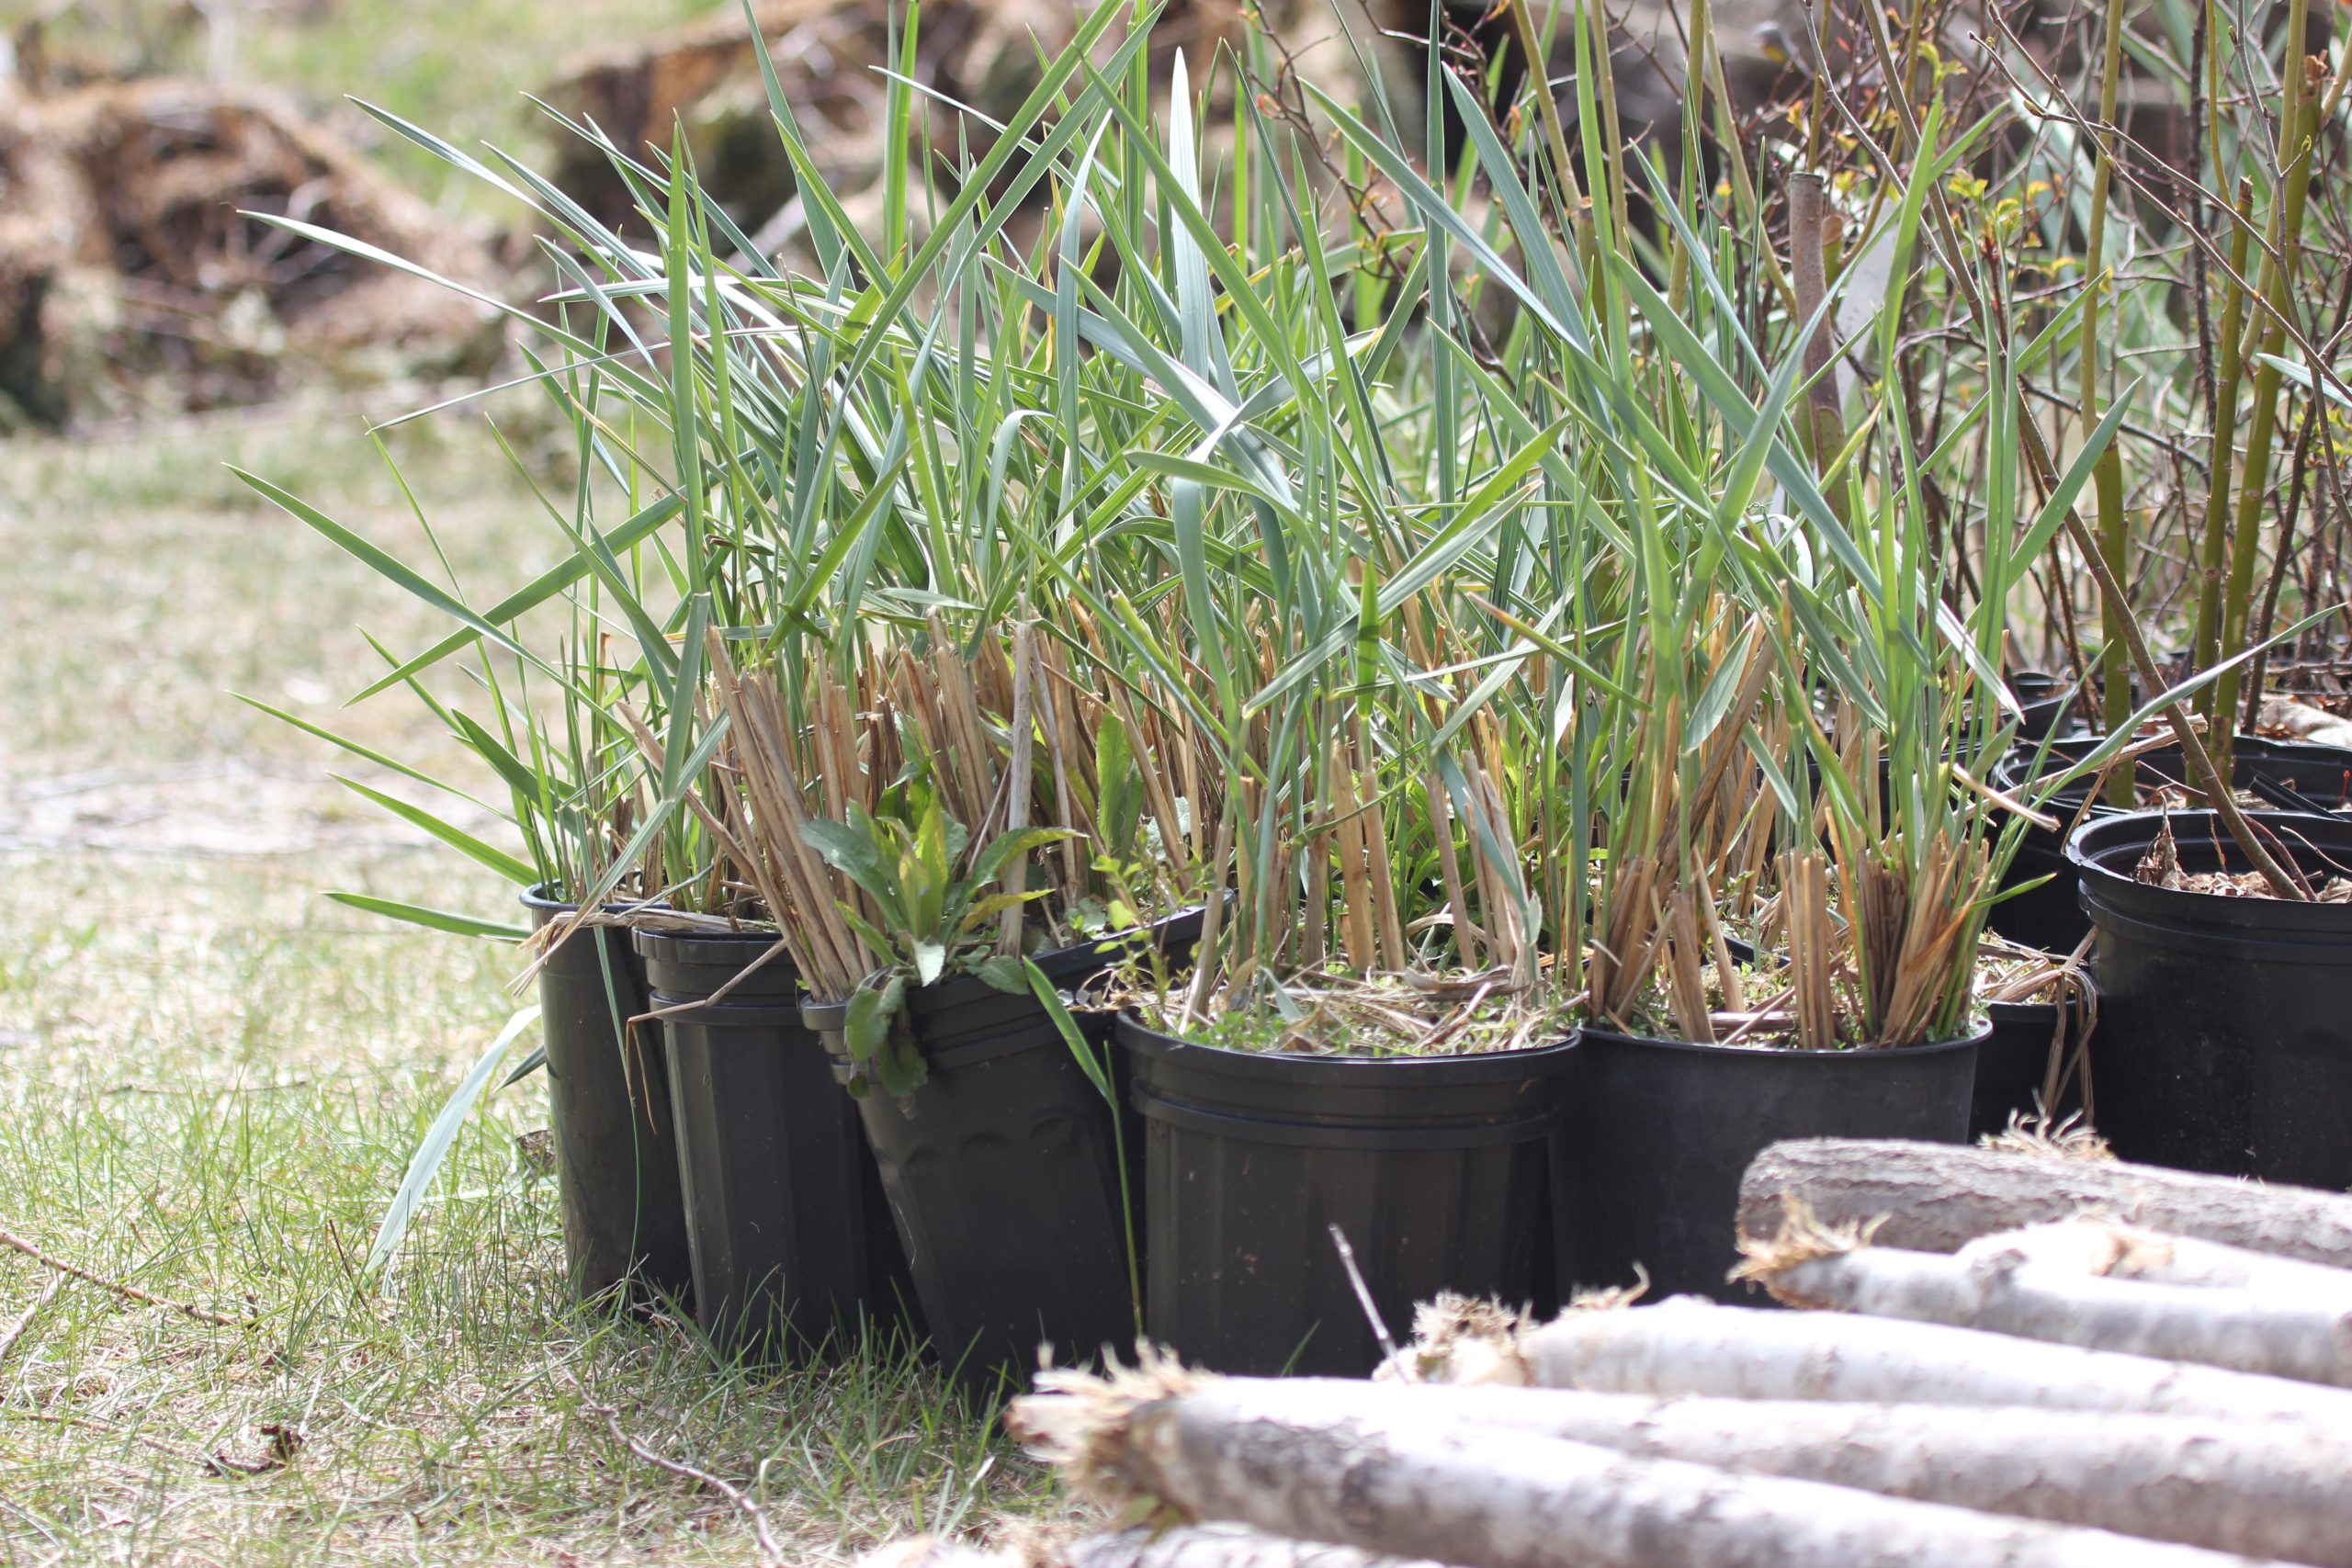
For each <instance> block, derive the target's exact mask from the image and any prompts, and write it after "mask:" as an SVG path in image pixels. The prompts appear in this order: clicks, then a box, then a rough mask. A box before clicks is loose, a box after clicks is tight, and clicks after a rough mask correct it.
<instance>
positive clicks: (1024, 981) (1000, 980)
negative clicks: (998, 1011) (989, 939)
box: [972, 953, 1029, 996]
mask: <svg viewBox="0 0 2352 1568" xmlns="http://www.w3.org/2000/svg"><path fill="white" fill-rule="evenodd" d="M972 973H973V974H975V975H977V976H979V977H980V978H981V979H983V980H985V981H987V982H988V983H989V985H990V986H993V987H996V988H997V989H998V990H1000V991H1006V992H1010V993H1011V994H1012V995H1014V996H1019V995H1021V994H1023V992H1025V991H1027V990H1028V989H1029V961H1028V960H1027V959H1025V958H1023V957H1020V956H1019V955H1018V954H1015V953H990V954H989V956H988V957H986V958H984V959H982V960H981V961H980V962H979V963H978V964H974V965H973V966H972Z"/></svg>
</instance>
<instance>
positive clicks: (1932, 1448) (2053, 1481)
mask: <svg viewBox="0 0 2352 1568" xmlns="http://www.w3.org/2000/svg"><path fill="white" fill-rule="evenodd" d="M1278 1386H1281V1387H1288V1388H1296V1387H1299V1386H1302V1385H1300V1384H1298V1383H1287V1384H1282V1385H1278ZM1331 1388H1332V1390H1333V1391H1334V1392H1333V1393H1331V1394H1329V1396H1328V1397H1329V1398H1330V1400H1331V1401H1332V1402H1333V1403H1334V1404H1345V1405H1346V1407H1347V1408H1349V1409H1351V1410H1352V1411H1355V1412H1357V1413H1359V1414H1362V1415H1365V1416H1377V1417H1379V1418H1381V1419H1384V1420H1385V1421H1387V1422H1389V1423H1390V1424H1391V1425H1395V1426H1400V1427H1402V1426H1409V1425H1412V1424H1414V1423H1416V1422H1418V1423H1419V1424H1422V1425H1425V1426H1434V1425H1436V1424H1438V1423H1440V1422H1447V1423H1451V1424H1453V1425H1454V1426H1456V1427H1463V1428H1465V1429H1469V1430H1474V1431H1513V1432H1526V1433H1530V1434H1533V1435H1537V1436H1542V1437H1546V1438H1564V1439H1566V1440H1568V1441H1572V1442H1581V1443H1595V1444H1598V1445H1600V1446H1601V1447H1603V1448H1609V1449H1614V1450H1618V1451H1620V1452H1623V1453H1630V1454H1636V1455H1639V1456H1641V1457H1642V1458H1645V1459H1673V1460H1683V1461H1689V1462H1691V1463H1693V1464H1705V1465H1713V1466H1714V1467H1715V1468H1717V1469H1719V1470H1736V1471H1745V1472H1750V1473H1754V1474H1761V1475H1781V1476H1788V1477H1791V1478H1793V1479H1796V1480H1802V1481H1821V1482H1827V1483H1831V1484H1833V1485H1838V1486H1851V1487H1856V1488H1858V1489H1860V1490H1861V1491H1865V1492H1877V1493H1881V1494H1883V1495H1887V1496H1894V1497H1908V1498H1911V1499H1913V1500H1915V1501H1917V1502H1925V1503H1948V1504H1951V1505H1952V1506H1956V1507H1963V1508H1973V1509H1975V1510H1977V1511H1978V1512H1980V1513H1987V1514H2008V1515H2013V1516H2015V1517H2020V1518H2031V1519H2046V1520H2049V1521H2051V1522H2052V1523H2058V1524H2074V1525H2087V1526H2091V1527H2093V1528H2095V1529H2107V1530H2113V1531H2115V1532H2116V1533H2117V1534H2119V1535H2131V1536H2140V1537H2143V1538H2145V1539H2147V1540H2168V1541H2177V1542H2179V1543H2181V1544H2183V1545H2187V1546H2201V1547H2205V1548H2208V1549H2209V1550H2211V1551H2229V1552H2244V1553H2245V1554H2246V1555H2248V1556H2251V1557H2269V1558H2281V1559H2285V1560H2288V1561H2291V1562H2305V1563H2312V1564H2315V1565H2317V1568H2352V1484H2347V1483H2346V1477H2352V1438H2335V1437H2331V1436H2329V1435H2327V1434H2324V1433H2318V1432H2313V1431H2312V1430H2310V1429H2308V1428H2303V1427H2289V1426H2285V1425H2281V1424H2278V1423H2272V1424H2269V1425H2256V1424H2253V1423H2247V1422H2231V1421H2213V1420H2204V1419H2199V1418H2194V1417H2182V1416H2116V1415H2105V1414H2094V1413H2087V1412H2079V1411H2050V1410H2012V1409H1992V1410H1983V1409H1976V1410H1962V1409H1954V1408H1952V1407H1951V1406H1949V1405H1925V1404H1801V1403H1795V1402H1791V1401H1770V1400H1744V1399H1690V1398H1664V1399H1660V1398H1655V1397H1652V1396H1649V1395H1646V1394H1637V1393H1582V1392H1579V1391H1576V1390H1570V1389H1546V1388H1496V1387H1484V1388H1453V1387H1445V1386H1432V1385H1421V1386H1414V1385H1409V1384H1397V1383H1363V1382H1353V1383H1351V1382H1339V1383H1334V1384H1332V1385H1331ZM1279 1397H1280V1396H1279V1395H1278V1394H1274V1393H1269V1394H1268V1396H1267V1398H1268V1401H1269V1403H1270V1404H1271V1403H1273V1402H1275V1401H1276V1400H1278V1399H1279Z"/></svg>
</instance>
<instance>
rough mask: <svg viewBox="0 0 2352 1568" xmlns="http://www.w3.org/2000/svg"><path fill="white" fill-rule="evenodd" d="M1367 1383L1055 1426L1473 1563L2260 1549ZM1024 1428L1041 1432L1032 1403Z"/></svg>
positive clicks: (2132, 1565) (1246, 1386) (1129, 1461)
mask: <svg viewBox="0 0 2352 1568" xmlns="http://www.w3.org/2000/svg"><path fill="white" fill-rule="evenodd" d="M1364 1386H1365V1385H1362V1384H1357V1385H1352V1386H1351V1385H1345V1384H1339V1385H1334V1384H1329V1383H1322V1384H1318V1383H1313V1382H1299V1383H1282V1382H1254V1383H1253V1382H1239V1381H1234V1382H1227V1381H1222V1380H1218V1381H1207V1382H1195V1383H1193V1385H1192V1386H1190V1387H1186V1388H1179V1389H1175V1390H1173V1391H1171V1392H1169V1393H1165V1394H1163V1395H1162V1396H1160V1397H1157V1398H1145V1399H1142V1400H1140V1401H1139V1402H1130V1401H1129V1400H1127V1399H1124V1398H1116V1397H1110V1398H1099V1399H1098V1400H1097V1402H1096V1409H1097V1412H1098V1416H1097V1417H1096V1418H1093V1419H1089V1418H1087V1417H1085V1416H1079V1417H1078V1418H1077V1419H1075V1420H1073V1419H1071V1414H1070V1413H1067V1412H1065V1413H1057V1414H1046V1415H1044V1416H1043V1420H1044V1421H1045V1423H1046V1424H1047V1425H1050V1426H1053V1427H1056V1428H1057V1429H1058V1431H1059V1432H1061V1433H1062V1434H1064V1435H1073V1434H1074V1435H1075V1438H1074V1440H1075V1442H1076V1444H1077V1448H1076V1449H1075V1450H1071V1449H1066V1448H1060V1447H1055V1448H1053V1449H1052V1450H1050V1451H1049V1456H1048V1457H1054V1458H1057V1459H1062V1460H1065V1461H1069V1463H1070V1465H1071V1479H1072V1480H1073V1481H1074V1482H1076V1483H1079V1484H1080V1485H1082V1486H1083V1485H1087V1484H1090V1483H1091V1485H1092V1486H1093V1487H1094V1488H1095V1489H1096V1490H1098V1491H1101V1492H1105V1493H1107V1494H1108V1495H1110V1496H1111V1497H1114V1498H1118V1497H1125V1496H1131V1495H1142V1496H1148V1497H1151V1498H1154V1499H1157V1500H1158V1501H1159V1502H1160V1503H1161V1504H1163V1505H1165V1506H1170V1507H1172V1508H1174V1509H1175V1510H1177V1511H1178V1512H1180V1513H1182V1514H1184V1515H1187V1516H1190V1517H1198V1518H1213V1519H1231V1520H1235V1521H1238V1522H1240V1523H1244V1524H1249V1525H1252V1526H1255V1527H1257V1528H1258V1529H1265V1530H1272V1531H1281V1532H1283V1533H1286V1534H1290V1535H1294V1536H1310V1537H1313V1538H1315V1539H1317V1540H1333V1541H1340V1542H1342V1543H1344V1544H1347V1545H1351V1546H1356V1547H1361V1548H1363V1549H1365V1550H1367V1551H1396V1552H1403V1553H1408V1554H1409V1553H1419V1554H1423V1555H1427V1554H1430V1553H1433V1552H1442V1553H1443V1554H1444V1556H1445V1557H1446V1559H1447V1560H1448V1561H1450V1562H1454V1563H1457V1564H1460V1565H1461V1568H1898V1565H1899V1568H1985V1564H1988V1563H1998V1564H2001V1565H2003V1568H2219V1565H2221V1564H2224V1563H2235V1564H2241V1565H2243V1564H2245V1563H2248V1562H2253V1561H2256V1560H2254V1559H2249V1558H2244V1557H2231V1556H2224V1555H2222V1554H2220V1553H2217V1552H2210V1551H2199V1550H2197V1549H2196V1548H2193V1547H2185V1546H2172V1545H2165V1544H2161V1543H2158V1542H2154V1541H2147V1540H2131V1539H2129V1538H2126V1537H2123V1536H2118V1535H2113V1534H2110V1533H2109V1532H2107V1531H2105V1530H2089V1529H2072V1528H2068V1527H2065V1526H2061V1525H2050V1524H2041V1523H2037V1522H2033V1521H2029V1520H2021V1519H2012V1518H2002V1517H1996V1516H1994V1515H1990V1514H1978V1513H1972V1512H1970V1511H1968V1510H1966V1509H1963V1508H1952V1507H1945V1506H1940V1505H1938V1504H1933V1503H1913V1502H1906V1501H1904V1500H1901V1499H1897V1498H1892V1497H1882V1496H1878V1495H1873V1494H1871V1493H1868V1492H1858V1491H1853V1490H1850V1489H1849V1488H1846V1487H1842V1486H1825V1485H1822V1484H1820V1483H1817V1482H1811V1481H1788V1480H1782V1479H1781V1478H1779V1477H1777V1476H1758V1475H1738V1474H1734V1473H1731V1472H1726V1471H1721V1470H1714V1469H1711V1468H1709V1467H1707V1466H1704V1465H1695V1464H1685V1463H1682V1462H1680V1461H1674V1460H1652V1459H1638V1458H1634V1457H1631V1456H1629V1455H1626V1454H1622V1453H1617V1452H1614V1451H1612V1450H1608V1449H1603V1448H1599V1447H1596V1446H1594V1445H1591V1444H1589V1443H1571V1442H1563V1441H1559V1440H1557V1439H1554V1438H1540V1437H1530V1436H1528V1435H1526V1434H1524V1433H1510V1432H1506V1433H1496V1434H1488V1433H1484V1432H1477V1431H1472V1430H1467V1429H1464V1428H1462V1427H1454V1426H1450V1425H1447V1424H1443V1423H1426V1422H1421V1421H1417V1420H1407V1421H1404V1422H1397V1421H1388V1420H1382V1419H1379V1418H1377V1417H1372V1416H1359V1415H1357V1414H1356V1413H1355V1412H1354V1411H1353V1410H1351V1408H1350V1404H1351V1401H1352V1400H1354V1399H1355V1398H1356V1397H1357V1396H1358V1393H1359V1392H1360V1391H1361V1390H1362V1389H1363V1387H1364ZM1057 1397H1058V1398H1061V1399H1066V1400H1076V1401H1080V1402H1083V1401H1087V1400H1088V1399H1089V1398H1090V1396H1089V1395H1087V1394H1084V1393H1079V1394H1065V1395H1060V1396H1053V1395H1046V1396H1039V1397H1037V1398H1035V1399H1032V1400H1029V1401H1024V1402H1023V1404H1024V1405H1027V1406H1029V1407H1030V1410H1029V1414H1028V1415H1025V1416H1016V1418H1015V1425H1016V1428H1032V1429H1034V1428H1033V1427H1032V1418H1033V1417H1035V1416H1038V1415H1039V1413H1038V1412H1037V1411H1036V1410H1035V1407H1036V1406H1039V1405H1045V1404H1049V1402H1050V1401H1052V1400H1053V1399H1055V1398H1057Z"/></svg>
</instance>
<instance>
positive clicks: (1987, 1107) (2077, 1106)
mask: <svg viewBox="0 0 2352 1568" xmlns="http://www.w3.org/2000/svg"><path fill="white" fill-rule="evenodd" d="M1985 1011H1986V1013H1987V1014H1989V1015H1990V1018H1991V1022H1990V1024H1989V1025H1988V1027H1987V1030H1986V1032H1985V1037H1984V1040H1983V1042H1982V1043H1980V1044H1979V1045H1978V1046H1977V1048H1976V1088H1975V1092H1974V1097H1973V1100H1972V1101H1971V1103H1970V1106H1969V1111H1968V1138H1969V1141H1970V1142H1971V1143H1973V1142H1975V1141H1976V1140H1977V1139H1979V1138H1982V1137H1985V1136H1986V1135H1988V1134H1994V1133H1998V1132H2001V1131H2003V1130H2005V1129H2006V1128H2007V1126H2008V1124H2009V1120H2010V1118H2011V1117H2012V1116H2034V1115H2039V1114H2041V1113H2042V1112H2043V1111H2047V1112H2048V1114H2049V1116H2050V1118H2051V1119H2052V1121H2055V1120H2058V1119H2059V1118H2062V1117H2065V1116H2071V1115H2073V1114H2074V1113H2075V1111H2080V1110H2081V1109H2082V1108H2083V1089H2082V1079H2081V1077H2080V1075H2079V1074H2075V1075H2070V1076H2069V1077H2067V1080H2066V1084H2065V1087H2064V1089H2061V1090H2060V1091H2059V1094H2058V1098H2057V1100H2056V1101H2055V1102H2054V1103H2052V1104H2051V1105H2048V1106H2046V1107H2045V1106H2044V1105H2043V1104H2042V1103H2041V1101H2042V1093H2043V1090H2044V1089H2046V1088H2047V1087H2048V1085H2049V1081H2050V1078H2049V1074H2050V1066H2051V1061H2052V1056H2053V1055H2056V1056H2057V1057H2058V1058H2059V1059H2060V1060H2062V1061H2063V1060H2064V1058H2065V1057H2067V1056H2069V1055H2072V1054H2073V1053H2074V1051H2075V1048H2076V1047H2077V1046H2078V1045H2080V1044H2081V1043H2082V1042H2083V1039H2084V1036H2085V1033H2086V1031H2088V1030H2090V1028H2091V1021H2090V1012H2089V1010H2088V1009H2086V1008H2085V1007H2083V1006H2081V1005H2080V1004H2079V1003H2077V1004H2074V1005H2070V1006H2067V1007H2065V1008H2064V1009H2061V1008H2060V1006H2059V1004H2057V1003H2056V1002H1992V1003H1988V1004H1987V1005H1986V1007H1985ZM2094 1038H2095V1036H2094Z"/></svg>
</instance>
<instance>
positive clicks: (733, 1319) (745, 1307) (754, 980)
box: [636, 929, 907, 1360]
mask: <svg viewBox="0 0 2352 1568" xmlns="http://www.w3.org/2000/svg"><path fill="white" fill-rule="evenodd" d="M636 941H637V950H638V952H639V953H640V954H642V955H643V957H644V959H645V964H646V972H647V976H648V977H649V978H650V981H651V986H652V1005H653V1006H654V1007H655V1008H674V1007H681V1006H686V1007H689V1009H690V1010H686V1011H682V1012H675V1013H672V1014H670V1015H668V1016H667V1017H665V1018H663V1020H662V1030H663V1032H665V1033H666V1034H667V1035H668V1037H669V1054H670V1084H671V1093H672V1097H673V1100H674V1101H675V1104H676V1108H677V1116H678V1133H679V1151H680V1153H679V1171H680V1174H681V1176H682V1178H683V1182H684V1193H685V1207H686V1213H687V1215H688V1219H689V1236H690V1239H691V1241H692V1249H693V1255H694V1278H695V1319H696V1321H697V1322H699V1323H700V1324H701V1325H702V1327H703V1330H704V1332H705V1333H706V1334H707V1335H708V1336H709V1337H710V1338H711V1341H712V1343H713V1344H714V1345H716V1346H718V1348H720V1349H721V1350H722V1351H724V1352H726V1353H728V1354H729V1355H739V1356H743V1357H746V1358H751V1359H769V1360H783V1359H806V1358H809V1357H810V1356H812V1355H815V1354H817V1353H819V1352H820V1351H821V1349H822V1348H823V1347H824V1346H825V1345H826V1344H827V1342H828V1339H829V1337H831V1336H836V1335H842V1336H846V1335H851V1334H854V1333H855V1332H856V1331H857V1329H858V1326H859V1325H860V1322H861V1320H862V1319H868V1318H870V1319H872V1320H874V1321H876V1323H878V1324H881V1325H893V1324H897V1323H900V1322H903V1321H905V1318H906V1310H905V1303H906V1299H907V1268H906V1260H905V1257H904V1254H903V1253H902V1252H901V1251H900V1250H899V1240H898V1235H897V1233H896V1232H895V1231H894V1230H893V1229H892V1228H891V1224H890V1216H889V1210H888V1205H887V1203H886V1202H885V1201H884V1199H883V1196H882V1188H881V1180H880V1177H879V1175H878V1173H877V1172H876V1168H875V1164H874V1156H872V1155H871V1154H870V1153H868V1152H867V1149H866V1146H865V1133H864V1132H863V1131H862V1130H861V1129H860V1127H859V1125H858V1119H857V1113H856V1111H854V1110H853V1109H852V1108H851V1107H850V1106H849V1104H848V1103H847V1102H846V1101H845V1100H843V1098H842V1093H841V1091H840V1089H837V1088H836V1087H835V1086H834V1084H833V1077H832V1068H831V1062H830V1061H829V1060H828V1059H827V1057H826V1055H825V1051H824V1047H823V1046H822V1045H821V1044H820V1043H819V1042H818V1040H817V1037H816V1036H815V1035H813V1034H811V1033H810V1032H809V1031H808V1029H806V1028H805V1027H803V1025H802V1024H801V1021H800V997H801V990H800V980H799V976H797V974H796V973H795V972H794V970H793V967H792V965H791V964H790V963H789V962H787V961H786V960H784V959H782V958H777V959H774V960H771V961H769V962H768V963H766V964H762V965H761V966H760V967H759V968H758V969H756V970H753V971H752V973H751V974H750V975H748V976H745V977H744V978H743V979H742V980H741V982H740V983H738V984H737V985H736V986H735V987H734V988H733V989H732V990H730V991H729V992H728V993H727V994H726V995H725V996H724V997H722V998H720V999H718V1000H717V1001H711V1000H709V999H708V998H711V997H713V996H715V995H717V994H718V991H719V990H720V988H721V987H725V986H726V985H727V984H728V983H729V981H733V980H735V978H736V976H738V975H741V974H742V973H743V971H744V969H745V968H746V967H747V966H748V965H750V964H752V962H753V961H754V960H756V959H758V958H759V957H760V955H761V954H762V953H765V952H766V951H767V950H768V949H769V948H770V947H772V946H773V945H774V944H775V936H774V935H773V934H772V933H769V932H760V931H741V932H733V931H726V932H715V933H714V932H673V931H648V930H643V929H640V930H639V931H637V932H636Z"/></svg>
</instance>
